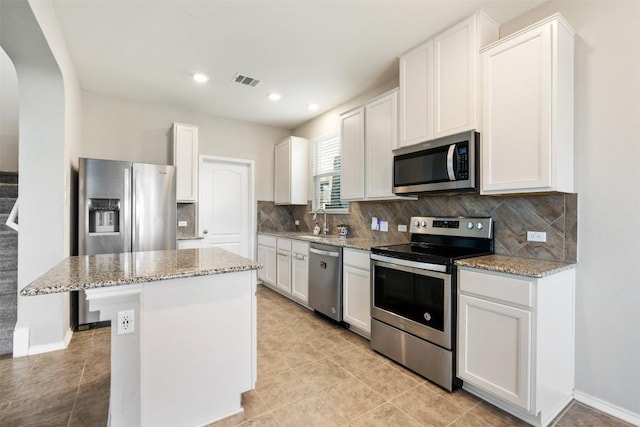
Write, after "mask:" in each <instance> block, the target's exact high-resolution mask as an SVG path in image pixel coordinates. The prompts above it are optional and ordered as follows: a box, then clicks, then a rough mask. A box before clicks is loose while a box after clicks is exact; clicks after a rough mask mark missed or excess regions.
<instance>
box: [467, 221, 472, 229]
mask: <svg viewBox="0 0 640 427" xmlns="http://www.w3.org/2000/svg"><path fill="white" fill-rule="evenodd" d="M467 228H468V229H469V230H472V229H473V223H472V222H469V223H467Z"/></svg>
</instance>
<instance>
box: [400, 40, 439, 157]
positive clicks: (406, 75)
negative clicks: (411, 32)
mask: <svg viewBox="0 0 640 427" xmlns="http://www.w3.org/2000/svg"><path fill="white" fill-rule="evenodd" d="M432 117H433V40H429V41H428V42H426V43H424V44H423V45H421V46H418V47H417V48H415V49H413V50H412V51H411V52H408V53H406V54H404V55H403V56H401V57H400V120H399V124H400V146H402V147H404V146H407V145H413V144H417V143H419V142H423V141H426V140H429V139H432V138H433V119H432Z"/></svg>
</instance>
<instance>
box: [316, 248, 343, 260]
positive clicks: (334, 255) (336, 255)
mask: <svg viewBox="0 0 640 427" xmlns="http://www.w3.org/2000/svg"><path fill="white" fill-rule="evenodd" d="M309 252H311V253H313V254H317V255H325V256H330V257H333V258H338V257H339V256H340V252H331V251H322V250H320V249H316V248H309Z"/></svg>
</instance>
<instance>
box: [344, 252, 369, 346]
mask: <svg viewBox="0 0 640 427" xmlns="http://www.w3.org/2000/svg"><path fill="white" fill-rule="evenodd" d="M342 286H343V300H344V304H343V310H344V312H343V319H344V321H345V322H347V323H349V325H351V327H353V328H355V329H357V330H358V331H360V332H362V333H364V334H365V335H367V336H369V335H370V334H371V282H370V274H369V270H363V269H360V268H356V267H352V266H350V265H344V266H343V268H342Z"/></svg>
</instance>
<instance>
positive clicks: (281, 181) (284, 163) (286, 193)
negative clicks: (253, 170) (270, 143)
mask: <svg viewBox="0 0 640 427" xmlns="http://www.w3.org/2000/svg"><path fill="white" fill-rule="evenodd" d="M290 153H291V141H290V140H289V139H287V140H286V141H284V142H281V143H280V144H278V145H276V149H275V164H274V168H275V169H274V174H275V185H274V195H273V200H274V202H275V204H276V205H277V204H288V203H290V202H291V181H290V179H291V157H290Z"/></svg>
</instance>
